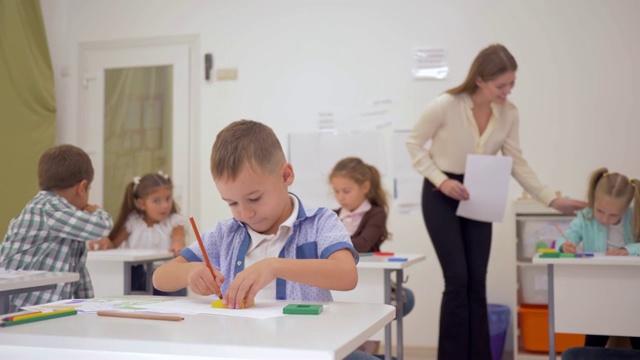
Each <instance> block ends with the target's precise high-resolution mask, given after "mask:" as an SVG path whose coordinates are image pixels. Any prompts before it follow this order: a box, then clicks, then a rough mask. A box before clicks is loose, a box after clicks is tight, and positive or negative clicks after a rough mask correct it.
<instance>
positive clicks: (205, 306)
mask: <svg viewBox="0 0 640 360" xmlns="http://www.w3.org/2000/svg"><path fill="white" fill-rule="evenodd" d="M215 299H217V298H215V297H213V296H202V297H187V298H182V299H178V300H173V301H165V302H163V303H156V304H150V305H147V306H145V309H146V310H149V311H154V312H162V313H172V314H213V315H224V316H234V317H248V318H252V319H268V318H272V317H277V316H284V314H283V313H282V308H283V307H284V306H285V305H286V304H283V303H282V302H276V301H265V300H257V301H256V303H255V305H254V306H252V307H250V308H247V309H219V308H215V309H214V308H212V307H211V302H212V301H213V300H215Z"/></svg>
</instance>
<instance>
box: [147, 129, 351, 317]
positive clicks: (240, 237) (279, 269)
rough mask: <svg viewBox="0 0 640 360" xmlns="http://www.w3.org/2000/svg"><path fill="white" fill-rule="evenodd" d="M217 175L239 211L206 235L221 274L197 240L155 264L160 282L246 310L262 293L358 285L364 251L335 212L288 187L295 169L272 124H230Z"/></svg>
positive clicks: (296, 296)
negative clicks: (356, 246)
mask: <svg viewBox="0 0 640 360" xmlns="http://www.w3.org/2000/svg"><path fill="white" fill-rule="evenodd" d="M211 174H212V175H213V181H214V183H215V185H216V187H217V189H218V191H219V193H220V195H221V197H222V199H223V200H224V201H225V202H226V203H227V204H229V207H230V208H231V213H232V214H233V218H232V219H228V220H223V221H220V222H218V224H217V226H216V227H215V228H214V229H213V230H210V231H207V232H204V233H203V234H202V241H203V242H204V245H205V248H206V251H207V254H208V255H209V258H210V260H211V263H212V265H213V267H214V268H215V269H214V272H215V279H214V277H213V276H212V275H211V273H210V271H209V270H208V269H207V267H206V265H205V264H204V263H203V262H202V261H203V257H202V252H201V250H200V248H199V246H198V244H197V243H194V244H192V245H191V246H190V247H188V248H187V249H185V250H183V251H182V252H181V254H180V256H178V257H177V258H175V259H173V260H171V261H170V262H168V263H166V264H164V265H162V266H160V267H159V268H158V269H157V270H156V272H155V273H154V276H153V283H154V286H155V287H156V288H158V289H160V290H163V291H175V290H178V289H181V288H184V287H186V286H189V287H190V288H191V290H192V291H194V292H195V293H196V294H199V295H211V294H217V295H220V294H221V293H222V294H224V299H223V303H224V304H226V305H227V306H228V307H230V308H240V307H241V305H242V303H243V300H244V301H245V303H246V304H251V303H252V302H253V299H254V298H255V297H256V296H257V295H258V294H259V298H264V299H271V300H273V299H279V300H284V299H288V300H310V301H331V300H332V298H331V293H330V290H351V289H353V288H354V287H355V286H356V284H357V282H358V274H357V271H356V261H357V260H358V254H357V252H356V251H355V249H354V248H353V245H352V243H351V240H350V237H349V234H348V233H347V231H346V229H345V227H344V226H343V225H342V223H341V222H340V220H339V219H338V217H337V216H336V214H335V213H334V212H333V211H331V210H329V209H326V208H307V207H304V206H303V205H302V202H301V201H300V200H299V199H298V198H297V197H296V196H295V195H293V194H290V193H289V192H288V187H289V186H290V185H291V184H292V183H293V179H294V173H293V167H292V166H291V164H289V163H287V162H286V160H285V156H284V152H283V151H282V147H281V145H280V142H279V141H278V139H277V137H276V135H275V133H274V132H273V130H272V129H271V128H269V127H268V126H266V125H264V124H262V123H259V122H255V121H250V120H240V121H236V122H233V123H231V124H230V125H228V126H227V127H226V128H224V129H223V130H222V131H221V132H220V133H219V134H218V136H217V137H216V140H215V142H214V144H213V150H212V153H211Z"/></svg>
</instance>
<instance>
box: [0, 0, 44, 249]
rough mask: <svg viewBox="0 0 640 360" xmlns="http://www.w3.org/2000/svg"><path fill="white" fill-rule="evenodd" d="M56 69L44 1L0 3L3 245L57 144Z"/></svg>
mask: <svg viewBox="0 0 640 360" xmlns="http://www.w3.org/2000/svg"><path fill="white" fill-rule="evenodd" d="M55 120H56V104H55V95H54V82H53V69H52V66H51V58H50V56H49V48H48V46H47V37H46V34H45V28H44V21H43V19H42V11H41V9H40V1H39V0H0V165H1V166H2V172H1V174H0V177H1V179H2V180H1V183H0V241H2V239H3V238H4V234H5V233H6V230H7V225H8V224H9V221H10V220H11V218H13V217H14V216H16V215H17V214H18V213H19V212H20V210H22V208H23V207H24V206H25V205H26V203H27V202H28V201H29V200H30V199H31V198H32V197H33V196H34V195H35V194H36V192H37V191H38V179H37V165H38V159H39V158H40V155H41V154H42V153H43V152H44V151H45V150H46V149H47V148H49V147H51V146H52V145H53V144H54V141H55Z"/></svg>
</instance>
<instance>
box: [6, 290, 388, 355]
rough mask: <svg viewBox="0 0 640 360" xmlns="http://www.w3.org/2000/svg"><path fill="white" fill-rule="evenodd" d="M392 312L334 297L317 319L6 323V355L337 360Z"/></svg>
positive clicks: (80, 318) (91, 317)
mask: <svg viewBox="0 0 640 360" xmlns="http://www.w3.org/2000/svg"><path fill="white" fill-rule="evenodd" d="M287 303H289V302H283V307H284V305H285V304H287ZM394 312H395V309H394V308H393V307H392V306H390V305H385V304H367V303H340V302H334V303H328V304H325V307H324V311H323V312H322V313H321V314H320V315H317V316H315V315H287V316H280V317H275V318H270V319H264V320H260V319H251V318H241V317H230V316H216V315H205V314H202V315H184V318H185V320H183V321H179V322H174V321H158V320H141V319H123V318H110V317H100V316H97V315H95V314H79V315H75V316H68V317H63V318H58V319H51V320H46V321H40V322H34V323H29V324H23V325H18V326H12V327H6V328H0V354H2V358H3V359H4V358H7V359H22V360H34V359H43V360H58V359H59V360H75V359H78V360H84V359H92V360H112V359H126V360H138V359H139V360H142V359H144V360H150V359H162V360H168V359H205V358H206V359H225V360H227V359H236V360H237V359H270V360H271V359H282V360H287V359H289V360H293V359H295V360H299V359H309V360H336V359H342V358H344V357H345V356H347V355H348V354H349V353H351V352H352V351H353V350H355V349H356V348H357V347H358V346H359V345H360V344H362V343H363V342H364V341H365V340H366V339H368V338H369V337H370V336H371V335H372V334H374V333H375V332H376V331H378V330H380V329H381V328H382V327H383V326H385V324H387V323H389V322H390V321H392V320H393V317H394V315H395V314H394Z"/></svg>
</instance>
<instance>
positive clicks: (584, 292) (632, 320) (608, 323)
mask: <svg viewBox="0 0 640 360" xmlns="http://www.w3.org/2000/svg"><path fill="white" fill-rule="evenodd" d="M533 263H538V264H547V271H548V280H549V358H550V359H555V358H556V351H555V349H556V348H555V336H554V334H555V332H556V331H557V332H561V333H576V334H594V335H616V336H640V325H638V324H640V312H638V301H639V299H640V286H638V282H639V281H640V257H638V256H605V255H599V256H598V255H596V256H595V257H593V258H540V257H538V256H536V257H534V258H533Z"/></svg>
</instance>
